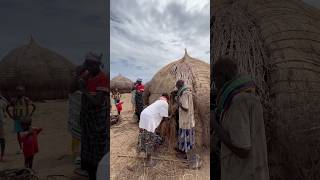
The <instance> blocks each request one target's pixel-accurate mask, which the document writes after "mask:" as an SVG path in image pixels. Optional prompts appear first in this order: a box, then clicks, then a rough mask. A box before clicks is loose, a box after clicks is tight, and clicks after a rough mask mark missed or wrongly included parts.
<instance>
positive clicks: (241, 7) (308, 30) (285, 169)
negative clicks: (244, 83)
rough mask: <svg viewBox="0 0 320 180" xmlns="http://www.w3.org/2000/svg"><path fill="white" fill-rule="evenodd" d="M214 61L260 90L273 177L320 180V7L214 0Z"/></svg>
mask: <svg viewBox="0 0 320 180" xmlns="http://www.w3.org/2000/svg"><path fill="white" fill-rule="evenodd" d="M211 12H213V13H212V15H211V23H210V24H211V40H212V42H211V54H212V56H211V57H212V59H211V62H212V63H213V62H215V61H216V60H217V58H218V57H219V56H222V55H229V56H232V57H234V58H235V59H236V60H237V63H238V66H239V69H240V71H242V72H247V73H249V74H250V75H251V76H252V77H253V79H254V80H255V82H256V84H257V86H258V87H259V89H260V96H261V99H262V100H263V101H262V102H263V105H264V108H265V110H264V112H265V123H266V130H267V140H268V153H269V154H268V157H269V166H270V174H271V179H279V180H284V179H305V180H307V179H320V173H319V167H320V152H319V149H320V146H319V145H320V143H319V136H320V131H319V127H320V121H319V117H320V111H319V103H320V95H319V92H320V71H319V67H320V18H319V17H320V10H319V9H316V8H314V7H311V6H309V5H307V4H305V3H304V2H303V1H302V0H268V1H266V0H264V1H262V0H228V1H227V0H226V1H225V0H213V1H212V3H211Z"/></svg>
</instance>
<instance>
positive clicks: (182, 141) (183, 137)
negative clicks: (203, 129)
mask: <svg viewBox="0 0 320 180" xmlns="http://www.w3.org/2000/svg"><path fill="white" fill-rule="evenodd" d="M194 133H195V130H194V128H191V129H181V128H179V132H178V148H179V150H180V151H184V152H188V151H189V150H191V149H193V148H194V146H195V135H194Z"/></svg>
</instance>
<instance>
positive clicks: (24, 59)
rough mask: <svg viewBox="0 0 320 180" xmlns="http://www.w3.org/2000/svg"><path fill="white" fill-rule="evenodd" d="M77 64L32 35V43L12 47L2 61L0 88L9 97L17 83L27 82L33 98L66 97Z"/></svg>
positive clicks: (28, 94) (26, 84) (0, 64)
mask: <svg viewBox="0 0 320 180" xmlns="http://www.w3.org/2000/svg"><path fill="white" fill-rule="evenodd" d="M74 68H75V66H74V65H73V64H72V63H71V62H70V61H69V60H67V59H66V58H64V57H62V56H61V55H59V54H57V53H55V52H53V51H51V50H49V49H47V48H44V47H41V46H40V45H38V43H37V42H35V40H34V39H33V38H32V37H31V40H30V42H29V44H27V45H24V46H21V47H18V48H16V49H13V50H12V51H10V52H9V53H8V54H7V55H6V56H5V57H4V58H3V59H2V60H1V61H0V84H1V87H0V89H1V92H2V94H3V95H4V96H7V97H8V96H9V97H10V96H12V95H13V93H14V92H15V89H16V86H17V85H24V86H25V87H26V91H27V96H29V97H30V98H31V99H33V100H44V99H62V98H67V97H68V92H69V86H70V83H71V79H72V72H73V71H74Z"/></svg>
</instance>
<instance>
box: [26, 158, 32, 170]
mask: <svg viewBox="0 0 320 180" xmlns="http://www.w3.org/2000/svg"><path fill="white" fill-rule="evenodd" d="M32 164H33V156H30V157H26V158H25V159H24V166H25V167H26V168H29V169H32Z"/></svg>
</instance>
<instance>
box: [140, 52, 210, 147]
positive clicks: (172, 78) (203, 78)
mask: <svg viewBox="0 0 320 180" xmlns="http://www.w3.org/2000/svg"><path fill="white" fill-rule="evenodd" d="M179 79H183V80H185V82H186V84H187V86H188V87H190V88H191V90H192V92H193V98H194V99H193V100H194V108H195V118H196V142H197V144H198V145H200V146H202V145H204V146H207V147H209V143H210V139H209V138H210V137H209V127H210V124H209V123H210V120H209V119H210V115H209V102H210V100H209V99H210V65H209V64H208V63H205V62H203V61H201V60H198V59H195V58H192V57H190V56H189V55H188V53H187V52H185V55H184V57H183V58H182V59H180V60H177V61H174V62H172V63H170V64H168V65H166V66H165V67H163V68H162V69H161V70H159V71H158V72H157V73H156V74H155V75H154V77H153V78H152V80H151V81H150V83H149V84H148V88H147V91H145V93H148V94H149V104H151V103H152V102H154V101H155V100H157V99H158V98H159V97H160V96H161V94H162V93H164V92H166V93H168V94H170V93H171V91H173V90H174V89H175V84H176V81H177V80H179ZM164 136H167V134H164ZM168 138H172V137H168Z"/></svg>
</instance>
